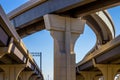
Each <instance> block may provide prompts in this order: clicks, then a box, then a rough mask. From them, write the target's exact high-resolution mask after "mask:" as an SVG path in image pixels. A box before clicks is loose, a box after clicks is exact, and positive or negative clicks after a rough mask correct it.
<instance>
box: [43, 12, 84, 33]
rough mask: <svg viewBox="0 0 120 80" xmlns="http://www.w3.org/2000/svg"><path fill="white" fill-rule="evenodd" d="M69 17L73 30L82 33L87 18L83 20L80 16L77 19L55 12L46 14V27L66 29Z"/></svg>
mask: <svg viewBox="0 0 120 80" xmlns="http://www.w3.org/2000/svg"><path fill="white" fill-rule="evenodd" d="M68 19H69V20H70V27H71V32H73V33H79V34H82V33H83V31H84V25H85V23H86V20H82V19H80V18H77V19H76V18H71V17H64V16H59V15H55V14H46V15H45V16H44V21H45V27H46V29H47V30H49V31H52V30H57V31H65V29H66V22H67V20H68Z"/></svg>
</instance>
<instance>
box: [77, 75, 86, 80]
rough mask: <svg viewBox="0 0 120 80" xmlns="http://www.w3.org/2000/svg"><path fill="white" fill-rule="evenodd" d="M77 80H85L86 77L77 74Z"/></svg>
mask: <svg viewBox="0 0 120 80" xmlns="http://www.w3.org/2000/svg"><path fill="white" fill-rule="evenodd" d="M76 80H84V77H83V76H82V75H76Z"/></svg>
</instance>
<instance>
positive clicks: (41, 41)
mask: <svg viewBox="0 0 120 80" xmlns="http://www.w3.org/2000/svg"><path fill="white" fill-rule="evenodd" d="M26 1H28V0H0V4H1V5H2V7H3V8H4V10H5V12H6V13H9V12H10V11H11V10H13V9H15V8H16V7H18V6H20V5H21V4H23V3H25V2H26ZM108 11H109V13H110V15H111V16H112V19H113V22H114V25H115V29H116V36H118V35H119V34H120V6H118V7H115V8H111V9H109V10H108ZM23 41H24V43H25V45H26V47H27V48H28V50H29V52H42V55H43V65H42V68H43V74H44V77H45V80H48V75H49V80H53V47H54V46H53V39H52V37H51V36H50V33H49V31H46V30H43V31H39V32H37V33H35V34H32V35H30V36H27V37H25V38H23ZM95 42H96V36H95V34H94V32H93V31H92V30H91V29H90V28H89V27H88V26H87V25H86V26H85V30H84V34H81V36H80V37H79V39H78V40H77V42H76V45H75V53H76V62H79V61H80V60H81V59H82V58H83V56H84V55H85V54H86V53H87V52H88V51H89V50H90V49H91V48H92V47H93V46H94V45H95ZM35 60H36V62H37V63H38V65H39V60H38V58H36V57H35Z"/></svg>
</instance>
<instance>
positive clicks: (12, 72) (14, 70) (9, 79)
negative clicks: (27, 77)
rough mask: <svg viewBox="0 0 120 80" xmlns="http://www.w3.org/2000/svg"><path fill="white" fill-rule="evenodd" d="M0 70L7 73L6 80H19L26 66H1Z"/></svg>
mask: <svg viewBox="0 0 120 80" xmlns="http://www.w3.org/2000/svg"><path fill="white" fill-rule="evenodd" d="M0 68H1V69H3V70H4V72H5V79H4V80H17V79H18V76H19V74H20V72H21V71H22V70H23V69H24V68H25V65H23V64H20V65H0Z"/></svg>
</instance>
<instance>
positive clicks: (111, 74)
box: [95, 64, 120, 80]
mask: <svg viewBox="0 0 120 80" xmlns="http://www.w3.org/2000/svg"><path fill="white" fill-rule="evenodd" d="M95 67H97V68H98V69H99V70H100V71H101V72H102V74H103V76H104V80H114V78H115V76H116V74H117V71H118V70H119V69H120V65H115V64H96V65H95Z"/></svg>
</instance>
